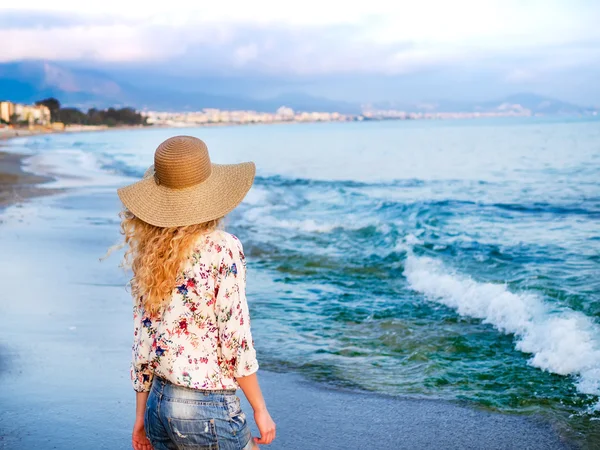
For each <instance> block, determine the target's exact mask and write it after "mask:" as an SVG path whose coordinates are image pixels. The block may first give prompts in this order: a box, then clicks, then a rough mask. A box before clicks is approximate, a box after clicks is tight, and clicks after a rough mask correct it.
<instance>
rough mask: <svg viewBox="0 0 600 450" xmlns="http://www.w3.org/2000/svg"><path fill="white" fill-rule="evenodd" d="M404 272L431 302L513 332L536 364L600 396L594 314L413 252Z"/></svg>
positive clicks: (599, 330)
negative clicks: (482, 279) (455, 269)
mask: <svg viewBox="0 0 600 450" xmlns="http://www.w3.org/2000/svg"><path fill="white" fill-rule="evenodd" d="M404 275H405V276H406V278H407V280H408V283H409V285H410V287H411V288H412V289H414V290H415V291H418V292H420V293H422V294H424V295H425V296H426V297H427V298H428V299H429V300H432V301H435V302H438V303H441V304H443V305H446V306H448V307H450V308H453V309H455V310H456V311H457V312H458V313H459V314H460V315H462V316H469V317H474V318H478V319H482V320H483V322H484V323H489V324H491V325H493V326H494V327H495V328H496V329H498V330H499V331H501V332H503V333H506V334H514V335H515V337H516V348H517V350H520V351H522V352H524V353H529V354H531V355H532V356H531V358H530V360H529V364H531V365H532V366H534V367H537V368H539V369H542V370H546V371H549V372H553V373H557V374H560V375H572V376H574V377H576V378H577V389H578V391H579V392H581V393H583V394H590V395H596V396H598V395H600V327H599V326H598V324H596V323H595V322H594V321H593V320H592V319H591V318H590V317H588V316H586V315H585V314H582V313H580V312H577V311H573V310H570V309H568V308H562V309H560V310H557V309H553V308H551V307H550V305H549V304H548V303H546V302H544V301H543V300H542V299H541V298H540V297H539V296H538V295H536V294H532V293H513V292H510V291H509V290H508V289H507V288H506V286H504V285H500V284H493V283H478V282H476V281H474V280H472V279H471V278H468V277H465V276H462V275H459V274H454V273H451V272H450V271H449V270H447V269H446V268H445V267H444V266H443V264H441V262H440V261H436V260H434V259H432V258H428V257H417V256H414V255H413V254H412V253H410V252H409V253H408V256H407V258H406V265H405V269H404ZM597 408H598V405H597V406H596V409H597Z"/></svg>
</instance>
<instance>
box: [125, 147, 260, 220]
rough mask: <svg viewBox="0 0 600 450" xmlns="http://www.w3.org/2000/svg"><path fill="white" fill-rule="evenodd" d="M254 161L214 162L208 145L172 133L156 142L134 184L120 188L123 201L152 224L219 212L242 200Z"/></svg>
mask: <svg viewBox="0 0 600 450" xmlns="http://www.w3.org/2000/svg"><path fill="white" fill-rule="evenodd" d="M255 172H256V168H255V166H254V163H253V162H245V163H240V164H213V163H211V161H210V157H209V155H208V148H207V147H206V144H205V143H204V142H203V141H201V140H200V139H198V138H195V137H192V136H175V137H172V138H169V139H167V140H166V141H164V142H163V143H162V144H160V145H159V146H158V148H157V149H156V152H155V153H154V165H153V166H150V168H149V169H148V170H147V171H146V174H145V175H144V178H142V180H140V181H138V182H137V183H133V184H130V185H129V186H125V187H123V188H121V189H118V190H117V192H118V194H119V198H120V199H121V201H122V202H123V204H124V205H125V206H126V207H127V209H129V211H131V212H132V213H133V214H135V215H136V216H137V217H139V218H140V219H142V220H143V221H144V222H147V223H149V224H151V225H155V226H157V227H179V226H184V225H193V224H197V223H202V222H208V221H209V220H213V219H218V218H219V217H223V216H224V215H226V214H227V213H228V212H230V211H231V210H233V209H234V208H235V207H236V206H237V205H239V204H240V203H241V201H242V200H243V199H244V197H245V196H246V194H247V193H248V191H249V190H250V187H251V186H252V182H253V181H254V174H255Z"/></svg>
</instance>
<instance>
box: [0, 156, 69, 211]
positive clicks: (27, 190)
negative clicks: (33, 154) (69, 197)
mask: <svg viewBox="0 0 600 450" xmlns="http://www.w3.org/2000/svg"><path fill="white" fill-rule="evenodd" d="M29 156H30V155H27V154H20V153H8V152H3V151H2V147H0V210H1V209H2V208H4V207H6V206H9V205H11V204H16V203H21V202H23V201H25V200H28V199H30V198H32V197H38V196H43V195H52V194H55V193H58V192H61V190H60V189H51V188H44V187H41V185H42V184H44V183H47V182H50V181H53V178H51V177H45V176H40V175H35V174H32V173H30V172H27V171H26V170H24V168H23V161H24V160H25V159H26V158H28V157H29ZM0 220H1V219H0Z"/></svg>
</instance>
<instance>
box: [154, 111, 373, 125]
mask: <svg viewBox="0 0 600 450" xmlns="http://www.w3.org/2000/svg"><path fill="white" fill-rule="evenodd" d="M142 114H143V115H144V116H145V117H146V119H147V123H148V125H159V126H172V127H178V126H180V127H187V126H198V125H219V124H223V125H225V124H233V125H234V124H239V125H242V124H252V123H281V122H348V121H352V120H362V117H360V116H353V115H347V114H340V113H337V112H332V113H331V112H294V110H293V109H291V108H288V107H286V106H282V107H280V108H279V109H278V110H277V111H275V112H274V113H270V112H257V111H227V110H221V109H214V108H206V109H203V110H201V111H195V112H156V111H146V112H143V113H142Z"/></svg>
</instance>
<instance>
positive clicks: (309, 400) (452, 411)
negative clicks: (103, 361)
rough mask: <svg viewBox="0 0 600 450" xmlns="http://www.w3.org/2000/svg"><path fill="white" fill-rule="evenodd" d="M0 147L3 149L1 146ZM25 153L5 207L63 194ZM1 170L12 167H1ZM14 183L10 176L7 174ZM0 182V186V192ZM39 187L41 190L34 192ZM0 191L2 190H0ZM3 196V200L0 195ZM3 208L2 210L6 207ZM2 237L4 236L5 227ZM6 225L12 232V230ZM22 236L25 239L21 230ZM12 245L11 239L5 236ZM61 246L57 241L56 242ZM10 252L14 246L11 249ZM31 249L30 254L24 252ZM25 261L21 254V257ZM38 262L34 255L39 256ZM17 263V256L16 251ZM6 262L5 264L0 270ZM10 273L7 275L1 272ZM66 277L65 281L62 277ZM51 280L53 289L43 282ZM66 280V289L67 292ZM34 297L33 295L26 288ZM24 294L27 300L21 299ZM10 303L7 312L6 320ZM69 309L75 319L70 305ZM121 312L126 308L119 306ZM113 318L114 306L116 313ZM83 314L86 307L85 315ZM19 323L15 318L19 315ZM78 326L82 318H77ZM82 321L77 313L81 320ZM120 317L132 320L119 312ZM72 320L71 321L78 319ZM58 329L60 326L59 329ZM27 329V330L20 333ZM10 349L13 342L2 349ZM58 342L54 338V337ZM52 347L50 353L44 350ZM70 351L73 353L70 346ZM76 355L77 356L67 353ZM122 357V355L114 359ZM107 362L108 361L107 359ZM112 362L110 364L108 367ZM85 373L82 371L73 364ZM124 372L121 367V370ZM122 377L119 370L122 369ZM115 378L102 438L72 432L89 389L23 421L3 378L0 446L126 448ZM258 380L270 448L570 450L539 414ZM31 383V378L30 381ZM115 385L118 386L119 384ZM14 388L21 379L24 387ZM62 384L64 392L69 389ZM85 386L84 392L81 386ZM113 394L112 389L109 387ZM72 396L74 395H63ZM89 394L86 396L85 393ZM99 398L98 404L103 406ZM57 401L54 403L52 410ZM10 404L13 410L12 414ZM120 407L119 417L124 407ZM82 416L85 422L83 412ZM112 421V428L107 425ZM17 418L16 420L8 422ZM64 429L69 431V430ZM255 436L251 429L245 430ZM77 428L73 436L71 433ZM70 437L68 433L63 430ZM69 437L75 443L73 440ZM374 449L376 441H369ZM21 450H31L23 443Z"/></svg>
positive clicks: (10, 160)
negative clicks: (271, 423)
mask: <svg viewBox="0 0 600 450" xmlns="http://www.w3.org/2000/svg"><path fill="white" fill-rule="evenodd" d="M0 149H1V147H0ZM29 156H30V155H27V154H17V153H8V152H1V150H0V167H1V169H0V180H1V179H2V178H1V176H2V175H1V174H4V173H5V172H6V177H7V178H6V183H4V184H6V185H10V184H11V182H12V183H14V184H13V187H15V186H21V188H23V189H24V191H25V192H30V195H29V197H25V198H23V197H20V198H19V197H16V196H14V195H13V196H12V197H10V196H9V199H8V200H9V203H8V204H11V203H10V202H12V203H20V202H21V201H23V200H27V199H30V198H32V197H37V196H39V195H51V194H53V193H57V192H61V191H60V190H58V191H57V190H52V189H44V188H40V187H39V185H40V184H43V183H45V182H48V181H51V180H52V179H51V178H49V177H41V176H37V175H33V174H29V173H27V172H26V171H25V170H23V167H22V164H23V160H24V159H26V158H27V157H29ZM5 166H6V167H8V168H9V170H7V169H5ZM11 177H12V178H11ZM2 186H3V184H2V183H0V189H1V188H2ZM38 191H39V192H38ZM1 192H2V191H0V193H1ZM0 200H1V197H0ZM2 206H3V205H2V203H1V201H0V223H1V222H2V216H1V213H2ZM5 206H7V205H5ZM3 231H5V230H3ZM10 233H11V229H10V228H9V234H10ZM24 236H27V233H25V234H24ZM4 238H5V239H10V238H9V237H8V238H7V237H4ZM26 242H27V238H26V237H25V238H24V239H23V240H22V242H21V243H20V244H19V243H18V242H15V243H14V244H10V246H9V250H8V254H13V253H15V251H18V250H19V249H20V248H22V247H24V246H25V243H26ZM59 243H60V242H59ZM11 249H14V251H13V252H11ZM27 251H29V249H27ZM25 256H27V255H25ZM36 257H37V256H36ZM45 257H46V255H44V254H42V255H41V256H39V258H40V259H41V262H43V263H44V265H45V266H46V265H48V264H52V258H50V259H49V260H46V261H44V258H45ZM71 257H73V260H71V261H70V264H71V266H75V264H77V262H78V261H79V259H78V258H79V256H77V255H69V258H71ZM19 258H22V255H19ZM37 263H38V261H37V259H33V257H32V256H30V257H29V258H24V259H22V260H21V264H20V265H19V260H17V262H16V263H15V269H16V268H17V267H16V266H20V267H23V266H25V267H27V264H28V265H29V266H31V265H32V264H37ZM8 264H9V262H8V261H5V265H8ZM8 273H9V274H10V273H11V272H10V271H9V272H8ZM57 275H60V276H56V277H55V280H56V283H59V284H60V283H63V282H64V280H68V279H69V278H68V274H67V273H65V272H57ZM61 280H63V281H61ZM26 282H27V281H26V279H24V278H23V277H21V278H19V275H18V274H16V273H15V278H14V279H11V278H9V277H7V284H8V285H9V292H12V291H13V289H10V286H12V285H14V286H15V287H14V290H15V292H16V290H17V283H18V284H19V285H20V286H22V285H23V284H24V283H26ZM50 284H52V283H50ZM68 285H69V284H68V283H67V286H68ZM67 286H60V287H59V288H57V292H62V293H63V294H64V296H65V297H66V300H61V301H66V302H68V303H72V304H73V305H75V304H78V302H79V298H71V297H72V296H73V294H72V293H70V292H68V289H67ZM88 289H89V291H93V292H94V293H96V294H98V292H99V289H101V288H98V287H93V286H92V285H87V286H86V292H87V290H88ZM31 294H33V292H31ZM24 295H25V296H27V297H24V298H29V296H28V294H27V293H26V294H24ZM42 300H43V299H39V300H38V299H37V298H35V299H34V298H33V297H31V298H30V300H29V301H30V303H32V304H34V305H35V302H39V301H42ZM11 307H12V306H8V308H9V309H8V311H9V314H8V316H7V317H10V312H11ZM89 308H91V309H92V313H94V312H96V314H92V315H93V316H94V317H98V318H99V320H101V321H106V322H110V321H112V320H114V319H111V318H108V317H107V316H106V317H105V316H103V315H102V314H103V313H104V312H103V311H100V310H98V311H96V309H95V307H94V306H89ZM66 310H68V311H69V313H65V314H72V313H71V312H70V310H69V309H68V308H66ZM125 311H126V313H124V314H127V312H128V311H129V310H128V309H125ZM113 312H114V310H113ZM87 313H88V312H87V311H86V314H87ZM17 317H18V315H17ZM74 317H77V318H76V319H73V320H75V321H78V320H81V319H80V317H79V316H74ZM81 317H83V315H82V316H81ZM124 317H127V318H128V317H129V316H128V315H125V316H124ZM52 321H53V322H56V323H52V324H51V325H50V327H54V326H57V329H61V330H62V328H65V329H67V326H70V324H71V322H66V321H65V319H64V318H63V319H61V317H57V316H54V318H53V320H52ZM75 323H77V322H75ZM58 327H61V328H58ZM80 330H81V331H79V333H86V330H84V329H83V328H80ZM22 332H23V333H24V331H22ZM19 333H20V331H12V334H11V328H10V327H9V330H8V336H14V337H18V336H19ZM48 339H49V342H47V343H46V344H41V346H42V348H41V349H39V350H36V351H34V354H35V355H36V358H38V359H39V358H40V356H39V355H40V354H42V352H43V351H44V349H47V348H46V347H47V346H48V345H50V344H51V343H53V342H54V339H55V337H53V335H52V334H51V333H50V334H48ZM125 340H126V341H127V342H128V340H129V328H128V327H127V328H126V334H125ZM9 343H10V344H9ZM2 344H3V342H2V341H0V350H2V347H3V346H2ZM4 344H5V347H6V349H7V352H0V356H1V360H0V364H2V363H3V361H2V360H4V359H5V353H6V356H7V357H8V361H13V360H14V361H18V360H19V358H23V355H24V352H23V351H22V350H21V349H19V347H18V346H17V345H18V344H13V343H11V341H10V340H7V341H4ZM59 345H60V341H59ZM101 348H102V351H106V349H105V348H104V347H101ZM108 349H109V350H112V352H111V351H109V352H108V353H109V354H113V355H114V354H115V353H118V352H122V346H116V348H115V346H112V347H111V346H110V345H108ZM48 350H50V348H48ZM69 351H71V350H70V349H69ZM73 352H75V351H74V350H73ZM119 354H120V353H119ZM71 357H73V358H74V359H73V361H74V362H73V365H74V367H79V368H80V369H81V372H82V376H83V375H87V376H89V378H90V379H92V380H94V379H96V380H97V378H94V369H93V368H89V367H88V366H87V365H85V364H84V363H83V362H82V361H85V358H86V357H87V356H86V353H81V355H78V356H77V357H75V355H71ZM109 361H110V359H109ZM59 362H60V360H58V361H56V362H54V361H48V365H49V369H50V370H52V371H54V370H55V369H56V367H57V364H58V363H59ZM109 364H114V362H113V361H110V362H109ZM82 365H83V367H82V368H81V367H80V366H82ZM27 368H28V369H29V370H31V372H30V373H29V374H27V375H24V377H25V380H29V381H31V380H30V378H31V377H33V375H36V376H37V377H39V376H40V374H43V371H41V369H39V368H38V369H37V370H34V369H33V368H29V366H27ZM121 369H122V368H119V371H120V370H121ZM3 370H4V373H0V376H5V377H6V376H7V375H8V377H9V378H12V377H19V376H20V375H19V371H18V370H16V369H13V368H12V367H4V369H3ZM119 373H120V372H119ZM115 376H116V375H115V374H109V379H108V380H104V381H103V383H104V382H106V384H111V383H113V385H111V386H108V389H107V392H114V394H113V395H111V394H108V399H107V400H98V401H99V402H100V405H99V406H92V407H91V411H95V410H96V409H98V410H100V409H101V411H99V412H100V414H101V415H102V414H106V417H105V416H102V417H101V420H100V421H99V424H100V425H103V424H106V423H111V424H113V425H114V427H115V428H114V431H115V434H114V436H102V435H100V436H102V437H99V435H98V433H99V431H98V429H99V428H100V426H98V424H96V425H97V426H98V427H97V428H93V427H94V423H92V422H94V421H90V423H85V424H83V425H82V427H81V429H78V426H79V423H80V422H81V418H82V417H89V413H90V410H89V408H90V406H89V405H88V404H86V402H84V400H85V399H86V398H87V399H89V398H90V397H89V396H87V397H86V392H90V391H91V390H92V389H93V388H94V386H90V385H89V384H86V383H85V382H84V381H81V383H82V384H81V385H79V386H76V387H73V389H74V391H75V392H76V393H79V394H80V395H81V396H80V400H79V403H77V402H75V403H76V409H75V411H74V412H73V411H72V410H71V404H70V403H69V398H71V399H73V394H72V393H71V395H70V396H68V397H67V398H66V399H55V398H53V397H52V393H48V394H46V396H50V398H53V401H54V404H52V403H51V402H48V404H52V408H53V410H54V412H57V413H59V414H58V415H60V416H61V417H59V418H54V417H40V416H42V415H43V413H41V412H40V416H36V414H34V415H32V416H31V417H30V416H29V415H28V414H29V410H28V407H29V408H31V407H32V406H34V404H36V403H35V402H36V399H31V398H30V399H26V400H25V404H24V405H20V404H19V400H20V398H19V397H18V396H17V395H16V394H13V395H11V392H14V393H16V392H22V391H23V388H24V387H27V384H26V383H25V381H22V382H21V381H19V380H7V381H8V382H9V386H8V389H7V390H6V392H5V393H3V394H0V400H2V403H3V404H6V405H7V407H9V408H10V409H9V412H8V414H5V415H3V414H1V413H0V446H3V444H6V445H7V447H6V448H35V447H36V444H37V446H39V445H40V443H41V442H44V443H47V444H48V445H49V446H52V445H54V447H55V448H65V449H66V448H76V447H78V445H75V447H74V446H73V445H74V443H75V444H78V443H81V444H80V445H81V446H83V443H84V442H85V439H86V437H87V435H89V434H92V435H95V436H96V438H99V439H100V440H101V443H102V444H104V446H102V448H127V446H126V445H124V443H125V444H127V443H128V441H127V439H128V433H129V431H130V430H129V429H128V426H124V425H123V424H126V425H128V424H129V421H130V419H131V417H133V416H132V415H131V414H130V412H131V411H130V409H128V408H130V406H127V407H123V406H121V407H120V408H121V411H118V412H116V413H115V410H114V409H113V410H112V414H113V415H114V416H115V417H114V418H110V417H108V414H111V413H110V412H107V411H108V410H109V408H104V407H103V406H112V407H115V406H116V405H117V404H121V405H122V404H123V403H125V402H128V403H129V400H130V399H131V395H130V391H129V390H128V389H126V388H129V385H128V383H126V384H125V386H126V388H125V387H123V386H121V384H120V383H119V384H118V386H117V382H116V381H115V380H114V379H111V377H115ZM260 376H261V384H262V385H263V389H264V391H265V397H266V398H267V401H268V404H269V405H270V409H271V411H272V414H273V416H274V418H275V420H276V421H277V423H278V430H279V432H278V440H276V441H275V443H274V444H273V445H272V446H270V447H269V448H272V449H286V450H288V449H289V450H294V449H300V448H316V449H321V448H323V449H328V450H329V449H331V450H335V449H348V448H357V449H358V448H364V447H369V446H371V445H374V446H376V447H377V448H381V449H388V448H389V449H397V448H407V449H421V448H423V449H426V448H443V449H479V448H486V449H505V448H529V449H540V450H541V449H545V448H553V449H568V448H571V447H570V446H569V444H568V443H566V442H564V441H563V440H561V438H560V437H559V434H558V433H557V431H556V430H555V429H554V428H553V426H552V424H551V423H550V422H549V421H548V420H547V419H545V418H544V417H543V416H541V415H526V416H525V415H515V414H506V413H500V412H493V411H487V410H484V409H482V408H479V407H477V405H470V404H464V405H463V404H461V403H462V402H461V403H459V402H451V401H445V400H435V399H414V398H411V397H408V396H407V397H395V396H389V395H386V394H382V393H377V394H376V393H368V392H363V391H353V390H345V389H338V388H332V387H329V386H327V385H324V384H321V383H318V382H314V381H310V380H308V379H306V378H304V377H302V376H301V375H299V374H296V373H293V372H292V373H274V372H269V371H266V370H263V371H261V375H260ZM33 378H34V379H35V377H33ZM53 381H54V382H55V383H58V386H59V388H62V386H63V384H62V382H61V381H58V382H57V381H55V380H53ZM120 381H121V380H119V382H120ZM13 383H16V384H15V389H14V390H11V389H10V385H11V384H13ZM20 383H25V385H22V384H20ZM66 384H67V383H66V382H65V389H66V388H67V386H66ZM84 388H85V389H84ZM111 389H112V391H111ZM68 392H69V393H70V392H71V391H68ZM87 395H89V394H87ZM46 400H47V399H46V398H42V401H41V403H40V404H43V405H45V404H46V403H44V402H45V401H46ZM242 401H243V402H244V405H245V408H244V410H245V411H246V412H249V411H250V410H249V409H248V405H247V403H246V402H245V400H242ZM102 402H104V403H102ZM55 404H56V406H54V405H55ZM12 408H14V410H13V409H12ZM123 410H124V411H123ZM86 414H88V416H86ZM248 419H249V422H250V423H252V419H251V414H248ZM38 420H39V421H40V422H41V425H42V426H40V427H39V429H37V428H36V429H35V430H34V429H33V428H34V426H35V425H34V424H35V422H36V421H38ZM111 420H112V422H111ZM13 421H14V423H13ZM54 427H56V429H57V430H59V432H54V433H53V434H52V435H51V436H50V437H48V436H47V435H46V434H45V433H47V431H48V430H49V429H53V428H54ZM67 427H69V428H67ZM252 427H253V431H254V432H255V431H256V428H255V427H254V425H253V424H252ZM76 429H77V430H79V431H70V430H76ZM71 432H72V433H73V436H72V437H71V435H70V433H71ZM4 435H6V436H9V438H8V439H7V440H4V439H3V436H4ZM13 437H14V439H18V440H15V441H14V445H15V446H14V447H11V446H10V445H13V441H12V439H13ZM72 439H73V440H72ZM374 443H376V444H374ZM25 444H28V445H25Z"/></svg>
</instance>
